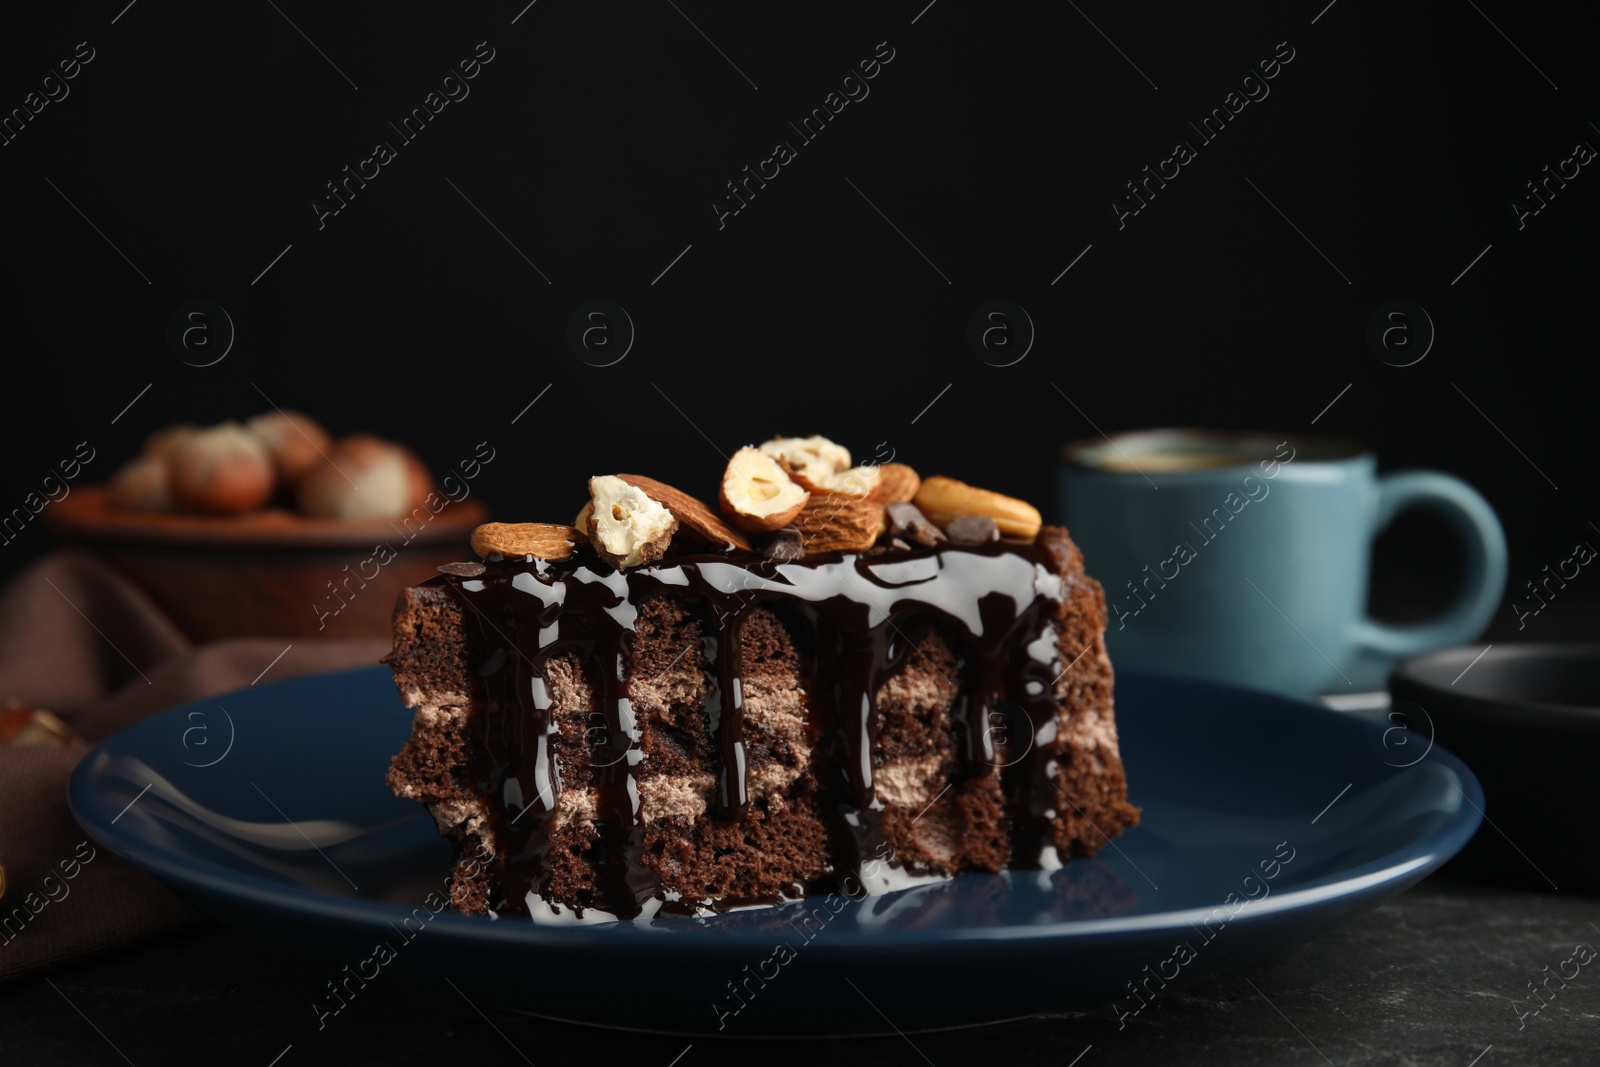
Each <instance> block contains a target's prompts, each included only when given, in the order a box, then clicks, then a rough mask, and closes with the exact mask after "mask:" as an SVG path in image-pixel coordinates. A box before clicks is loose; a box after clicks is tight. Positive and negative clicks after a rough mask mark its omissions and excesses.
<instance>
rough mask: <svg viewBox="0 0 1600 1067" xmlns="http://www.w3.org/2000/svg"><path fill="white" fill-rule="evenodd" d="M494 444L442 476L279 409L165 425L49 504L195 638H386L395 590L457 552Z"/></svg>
mask: <svg viewBox="0 0 1600 1067" xmlns="http://www.w3.org/2000/svg"><path fill="white" fill-rule="evenodd" d="M494 458H495V450H494V448H493V446H492V445H491V444H490V443H489V442H487V441H484V442H479V443H478V444H477V445H476V446H475V447H474V449H473V450H472V451H471V452H470V453H468V454H466V455H464V456H463V457H462V458H461V459H460V460H458V461H457V462H456V463H455V464H454V465H453V466H452V469H451V470H450V471H449V472H448V473H447V474H446V475H445V476H444V477H443V478H440V479H439V480H438V481H437V482H436V481H435V479H434V477H433V475H432V474H430V473H429V471H428V469H427V468H426V467H425V466H424V465H423V463H422V461H421V460H420V459H418V458H417V457H416V455H415V454H414V453H412V452H411V450H410V449H408V448H406V447H405V446H403V445H399V444H396V443H393V442H389V441H384V440H381V439H380V438H377V437H373V436H371V435H367V434H355V435H351V436H349V437H345V438H343V439H335V438H334V437H332V436H331V435H330V434H329V433H328V432H327V431H326V430H325V429H323V427H322V426H320V425H319V424H318V423H317V422H316V421H315V420H313V419H311V418H309V417H308V416H305V415H301V414H299V413H297V412H284V411H272V412H266V413H263V414H261V415H258V416H256V417H255V418H252V419H249V420H248V421H246V422H242V423H241V422H225V423H222V424H220V425H217V426H212V427H207V428H202V427H198V426H192V425H187V424H184V425H179V426H173V427H169V428H166V429H163V430H160V431H158V432H156V433H155V434H152V435H151V436H150V438H149V439H148V440H147V441H146V443H145V447H144V450H143V452H142V453H141V454H140V455H139V456H136V457H134V458H133V459H131V460H129V461H128V462H127V463H126V464H125V465H124V466H123V467H122V468H121V470H119V471H118V472H117V474H116V475H115V476H114V477H113V478H112V480H111V481H110V483H109V484H107V485H105V486H86V487H84V488H81V489H79V490H77V491H76V492H73V493H72V494H71V495H70V496H69V497H67V498H65V499H63V500H62V501H61V502H60V503H59V504H58V505H57V506H56V507H54V508H52V509H51V511H50V513H49V515H48V518H49V520H50V522H51V525H52V526H53V527H54V528H55V530H56V532H57V533H58V534H59V535H60V536H61V537H62V538H63V539H65V540H66V541H68V542H69V543H72V544H75V545H79V546H82V547H84V548H87V549H89V550H90V551H93V552H94V553H96V554H98V555H99V556H101V557H102V558H103V559H105V560H106V561H107V562H109V563H110V564H111V565H112V566H113V567H115V568H116V569H118V570H120V571H121V572H122V573H124V574H125V575H127V576H128V577H129V578H131V579H132V580H133V581H134V582H135V583H136V584H137V585H139V586H140V587H141V588H142V589H143V590H144V591H145V592H146V593H148V594H149V596H150V597H151V599H152V600H153V601H155V603H156V605H157V606H158V607H159V608H161V609H162V610H163V611H164V612H166V613H167V614H168V615H169V616H170V617H171V618H172V619H173V621H174V622H175V623H176V624H177V625H178V627H179V628H180V629H181V630H183V631H184V633H185V634H186V635H187V636H189V637H190V638H191V639H193V640H195V641H210V640H218V639H221V638H227V637H242V636H281V637H286V638H309V637H334V638H363V637H379V638H381V637H383V636H385V635H386V634H387V633H388V631H389V618H390V614H391V612H392V610H393V608H394V602H395V598H396V596H397V595H398V594H399V592H400V590H402V589H404V588H405V587H406V586H407V585H409V584H412V583H414V582H417V581H419V580H421V579H423V578H425V577H427V576H428V575H430V574H433V573H435V572H436V570H437V569H438V568H439V567H440V566H444V565H448V564H450V563H452V562H456V561H458V560H460V559H461V557H462V555H463V552H462V551H461V549H460V548H459V546H460V545H461V543H462V542H463V540H464V539H465V537H466V535H467V533H468V532H469V531H470V530H472V528H473V527H475V526H477V525H478V524H479V523H481V522H482V521H483V519H484V518H485V517H486V516H487V514H488V512H487V509H485V508H484V506H483V505H482V504H481V503H480V502H479V501H478V500H476V499H472V497H473V493H474V484H473V483H474V479H476V478H477V477H478V476H479V475H480V474H481V473H482V471H483V468H484V467H485V466H487V465H488V464H489V463H491V462H493V460H494Z"/></svg>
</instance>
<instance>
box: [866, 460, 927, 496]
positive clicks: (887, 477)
mask: <svg viewBox="0 0 1600 1067" xmlns="http://www.w3.org/2000/svg"><path fill="white" fill-rule="evenodd" d="M921 488H922V479H921V478H920V477H918V476H917V472H916V471H914V470H912V469H911V468H910V467H908V466H906V465H905V464H904V463H885V464H883V465H882V466H880V467H879V468H878V484H877V485H876V486H874V487H873V490H872V499H874V500H876V501H877V502H878V503H880V504H906V503H909V502H910V501H912V500H915V499H916V498H917V490H918V489H921Z"/></svg>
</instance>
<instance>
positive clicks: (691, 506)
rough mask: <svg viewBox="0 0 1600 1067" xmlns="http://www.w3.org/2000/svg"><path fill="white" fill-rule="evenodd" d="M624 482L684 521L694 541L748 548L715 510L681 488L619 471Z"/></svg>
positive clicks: (679, 520) (684, 526) (745, 550)
mask: <svg viewBox="0 0 1600 1067" xmlns="http://www.w3.org/2000/svg"><path fill="white" fill-rule="evenodd" d="M617 477H618V478H621V479H622V480H623V481H624V482H627V483H628V484H629V485H631V486H633V487H634V488H635V489H638V490H639V491H640V492H642V493H644V494H645V496H647V497H649V498H650V499H651V500H654V501H655V502H656V503H658V504H660V505H661V506H662V507H664V508H666V509H667V510H668V511H670V512H672V516H673V518H675V519H677V520H678V522H680V523H682V524H683V528H684V529H685V530H687V531H689V533H690V534H692V535H693V536H694V537H695V539H696V540H699V541H704V542H705V543H706V544H708V545H712V546H714V547H715V548H718V549H720V550H722V551H727V550H728V549H730V548H737V549H739V550H740V551H741V552H748V551H750V541H749V539H748V538H746V537H745V536H744V534H742V533H740V532H739V531H738V530H735V529H734V528H733V527H731V526H729V525H728V524H727V523H725V522H723V521H722V520H721V519H720V518H718V517H717V513H716V512H714V511H712V510H711V509H710V508H708V507H706V505H704V504H702V503H701V502H700V501H699V500H697V499H696V498H694V497H692V496H690V495H689V494H688V493H685V492H684V491H683V490H681V489H675V488H673V487H672V486H670V485H668V484H667V483H666V482H658V481H656V480H655V479H654V478H646V477H645V476H644V475H642V474H619V475H617Z"/></svg>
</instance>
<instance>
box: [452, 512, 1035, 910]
mask: <svg viewBox="0 0 1600 1067" xmlns="http://www.w3.org/2000/svg"><path fill="white" fill-rule="evenodd" d="M430 581H431V583H432V584H436V585H444V586H447V587H449V588H450V589H452V590H454V591H455V593H456V595H458V596H459V598H460V599H461V601H462V602H463V603H464V604H465V605H466V608H467V610H466V611H465V612H464V614H465V616H466V618H467V620H468V625H467V633H468V640H469V648H470V652H471V655H472V661H473V662H475V663H479V664H482V667H481V668H480V669H479V672H478V675H479V677H478V683H477V692H476V693H475V694H474V696H475V700H476V701H477V707H476V708H475V709H474V712H475V715H474V720H475V721H476V722H477V723H479V724H480V728H481V729H482V731H483V738H484V742H485V750H486V751H487V753H488V757H489V758H488V765H487V768H486V773H485V777H484V779H483V780H482V781H480V782H478V783H476V784H477V786H478V788H479V789H480V791H482V792H483V793H485V794H487V795H492V796H499V797H501V798H502V800H503V808H504V813H503V815H502V816H500V818H502V819H503V823H502V825H501V826H500V827H499V828H498V829H499V834H498V837H499V839H500V840H501V841H502V842H505V843H507V844H508V846H509V848H508V855H507V857H506V862H505V865H504V877H503V879H502V881H503V882H504V886H505V889H506V899H505V900H504V901H500V902H497V907H498V910H502V911H506V912H511V913H521V912H525V911H526V910H527V908H526V904H525V897H526V894H527V893H528V892H530V891H532V892H535V893H538V892H541V891H542V890H543V888H544V887H545V885H546V884H547V881H548V877H549V869H548V862H547V860H548V854H549V848H550V828H551V824H552V821H553V819H554V817H555V813H556V807H557V797H558V796H559V794H560V792H561V789H562V785H563V783H562V780H561V767H560V766H559V762H558V761H557V760H556V758H555V754H554V752H553V750H552V747H551V738H552V736H553V734H554V733H555V729H556V726H555V723H554V721H553V718H552V697H551V693H550V689H549V684H548V677H549V675H548V668H549V664H550V663H551V662H552V660H554V659H556V658H558V657H561V656H565V655H569V654H571V655H576V656H577V658H578V659H579V660H580V661H581V662H583V663H584V664H585V665H586V670H587V671H588V673H589V675H590V677H591V679H592V680H593V682H594V684H595V688H596V692H597V698H598V704H599V708H598V715H599V718H600V720H602V721H599V722H596V723H594V725H593V729H596V730H598V731H600V732H601V733H603V741H604V743H603V744H601V745H598V746H592V747H591V748H590V752H591V774H592V777H593V780H594V788H595V791H596V794H597V804H596V810H595V820H596V824H597V825H598V826H599V827H600V828H601V838H600V841H599V843H598V846H597V848H598V853H597V856H598V859H599V861H600V862H598V863H597V864H596V868H597V877H596V883H597V885H596V888H597V894H596V899H595V900H594V901H593V902H592V905H591V906H593V907H596V908H599V909H602V910H604V911H607V912H610V913H612V914H614V915H617V916H618V917H621V918H631V917H633V916H636V915H638V914H639V913H640V912H641V911H642V910H643V909H644V907H645V906H646V904H647V902H649V901H651V899H652V898H653V897H655V896H656V895H657V890H658V888H659V882H658V880H657V878H656V876H655V874H654V873H653V871H652V870H651V868H650V867H648V866H647V865H646V864H644V863H643V862H642V860H641V856H642V852H643V840H644V831H645V824H644V821H643V819H642V818H641V799H640V787H639V772H640V763H641V761H642V759H643V757H644V752H643V749H642V747H641V744H640V742H641V738H642V729H641V725H640V723H639V722H638V721H637V717H636V715H635V713H634V709H633V706H632V703H631V700H630V698H629V691H628V682H629V679H628V673H627V669H628V664H629V663H630V662H631V656H630V648H631V642H632V638H633V631H634V624H635V620H636V617H637V606H638V605H639V604H641V603H643V602H645V600H647V599H648V598H650V597H652V596H657V595H665V596H671V597H676V598H679V599H680V600H681V601H683V602H684V603H685V605H686V606H687V607H689V608H690V609H691V610H692V611H694V612H695V613H696V614H699V615H701V616H702V618H703V617H704V616H703V613H704V611H705V610H706V609H708V608H709V609H710V611H711V612H713V613H714V615H715V619H714V622H713V623H712V624H710V625H705V626H703V627H702V631H703V632H705V633H707V634H708V636H707V638H706V652H707V657H706V658H707V661H708V663H709V664H710V665H711V667H712V671H713V674H714V678H713V680H712V681H713V684H712V689H711V691H710V693H709V694H708V696H707V697H706V700H705V710H706V713H707V716H708V722H709V726H710V730H711V734H712V740H713V742H714V745H715V749H716V751H717V754H718V767H717V787H716V795H715V797H714V798H713V802H712V803H711V804H710V805H709V809H708V813H707V814H708V816H709V817H711V818H716V819H721V820H725V821H738V820H740V819H742V818H743V817H744V816H745V812H746V808H747V805H748V803H749V789H748V780H747V778H748V761H747V758H746V752H745V745H744V699H743V686H742V681H741V678H740V633H741V628H742V626H743V624H744V620H745V619H746V618H747V616H748V615H749V613H750V611H752V610H753V609H755V608H756V607H758V606H761V605H769V606H770V605H774V604H775V603H779V602H781V603H783V604H787V605H789V606H790V607H791V608H793V609H795V610H794V611H793V612H791V613H792V614H798V616H799V617H800V618H801V619H802V620H804V625H805V626H807V627H808V628H809V630H810V631H811V633H810V637H811V641H810V645H811V647H812V648H813V649H814V650H815V651H814V661H815V662H813V663H812V664H811V665H810V666H811V671H810V674H811V682H812V684H811V685H810V686H809V687H808V699H809V703H810V712H811V717H812V723H811V729H812V731H813V735H814V736H815V737H817V738H818V739H819V742H820V746H819V747H820V752H821V754H822V756H823V760H824V764H823V778H822V781H821V806H822V808H823V815H824V817H825V818H827V819H828V820H829V821H830V823H831V832H832V836H833V840H834V851H835V866H836V869H837V870H839V871H840V872H841V873H843V872H846V871H849V870H859V868H860V865H861V864H862V863H863V862H864V861H866V860H867V859H869V858H872V857H874V856H881V855H883V845H884V844H885V842H884V836H883V827H882V813H883V811H884V805H883V803H882V802H881V801H880V800H879V799H878V798H877V795H876V790H875V786H874V768H873V752H874V751H875V742H876V740H877V737H878V731H879V715H878V713H877V711H876V708H875V706H874V705H875V701H876V695H877V692H878V688H879V686H880V685H882V684H883V682H884V681H885V680H887V679H888V678H889V677H890V676H891V675H893V674H894V673H895V671H896V670H897V669H898V668H899V667H900V666H901V664H902V663H903V661H904V660H905V658H906V657H907V656H909V655H912V654H913V652H914V650H915V648H916V645H917V640H918V639H919V638H920V637H921V636H922V635H924V634H925V633H926V631H927V629H928V628H929V627H931V626H937V627H939V628H940V629H941V630H943V631H944V632H947V633H954V634H955V635H957V636H958V637H959V639H960V644H961V646H962V649H963V651H964V653H965V657H966V658H965V662H964V665H963V674H964V679H961V680H960V681H961V682H962V685H961V692H960V695H959V697H958V699H957V700H956V702H955V706H954V708H953V711H952V714H953V717H954V719H955V722H956V725H957V727H958V729H959V731H960V737H961V738H962V741H961V745H960V749H961V751H960V757H961V759H962V762H963V764H964V767H963V773H964V774H965V775H967V776H978V775H992V774H995V773H1000V774H1001V775H1002V778H1001V783H1002V788H1003V790H1004V793H1005V795H1006V797H1007V800H1008V803H1009V806H1010V808H1011V816H1012V834H1013V842H1014V856H1013V861H1012V865H1013V866H1016V867H1030V866H1037V865H1038V858H1039V855H1040V851H1041V849H1042V848H1044V847H1045V846H1047V845H1049V844H1050V843H1051V837H1050V828H1051V820H1052V817H1053V814H1054V809H1055V808H1056V804H1057V800H1058V794H1057V791H1056V788H1055V781H1054V764H1053V761H1052V760H1051V759H1050V758H1049V756H1048V752H1047V748H1046V746H1048V745H1049V744H1050V743H1051V742H1052V741H1053V740H1054V737H1055V731H1056V725H1057V724H1056V714H1057V704H1056V701H1055V695H1054V681H1055V679H1056V678H1057V677H1059V674H1060V670H1061V664H1060V662H1059V650H1058V647H1057V641H1056V632H1055V628H1054V626H1053V620H1054V618H1055V615H1056V612H1057V610H1058V608H1059V606H1060V603H1061V601H1062V598H1063V596H1064V595H1065V590H1064V588H1063V582H1064V579H1063V578H1062V577H1061V576H1060V575H1059V574H1058V573H1057V572H1056V571H1055V570H1054V569H1053V568H1052V566H1051V564H1050V559H1049V557H1048V555H1047V554H1046V553H1045V552H1044V551H1043V550H1042V549H1040V548H1036V547H1035V546H1031V545H1013V544H1003V543H991V544H985V545H975V546H961V547H958V546H953V545H948V544H945V545H940V546H938V547H936V548H913V549H910V550H908V551H894V552H888V553H883V554H879V555H874V556H862V555H857V554H854V553H827V554H824V555H820V556H813V557H807V558H804V559H800V560H795V561H791V562H785V563H779V562H776V561H773V560H767V559H762V558H760V557H756V556H753V555H748V554H743V553H733V554H728V555H701V556H685V557H678V558H674V559H671V560H669V561H663V562H659V563H656V564H652V565H648V566H644V567H639V568H636V569H634V570H631V571H627V572H619V571H616V570H615V569H613V568H612V567H610V566H609V565H607V564H605V563H603V562H601V561H599V560H598V559H597V558H595V557H593V556H592V555H590V554H588V553H586V552H580V553H579V554H578V555H576V556H574V557H573V558H572V559H569V560H564V561H561V562H547V561H537V560H500V561H492V562H491V563H490V564H489V568H488V571H487V572H486V573H485V574H483V575H482V576H480V577H473V578H464V577H458V576H453V575H440V576H438V577H436V578H434V579H431V580H430ZM833 667H836V668H837V669H836V670H831V669H830V668H833Z"/></svg>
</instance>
